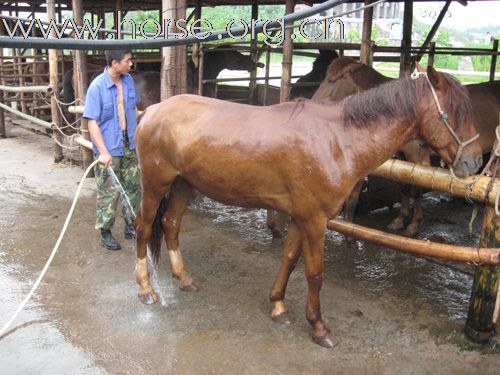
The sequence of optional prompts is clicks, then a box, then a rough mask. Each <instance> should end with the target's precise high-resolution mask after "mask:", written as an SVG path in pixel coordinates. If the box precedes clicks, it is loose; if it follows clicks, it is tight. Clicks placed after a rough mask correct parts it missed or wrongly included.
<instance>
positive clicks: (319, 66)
mask: <svg viewBox="0 0 500 375" xmlns="http://www.w3.org/2000/svg"><path fill="white" fill-rule="evenodd" d="M338 58H339V54H338V53H337V51H335V50H329V49H320V50H319V55H318V57H316V59H315V60H314V62H313V69H312V70H319V71H321V72H324V71H325V70H326V68H327V67H328V66H329V64H330V63H331V62H332V60H336V59H338Z"/></svg>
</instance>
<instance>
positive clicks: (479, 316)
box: [465, 118, 500, 342]
mask: <svg viewBox="0 0 500 375" xmlns="http://www.w3.org/2000/svg"><path fill="white" fill-rule="evenodd" d="M499 122H500V118H499ZM496 147H497V142H495V146H494V147H493V149H495V148H496ZM497 163H498V164H500V161H498V160H497ZM498 164H497V166H492V169H493V171H494V173H495V174H496V175H493V177H492V178H494V177H497V176H498V170H497V167H500V166H499V165H498ZM490 172H491V171H490ZM480 246H481V247H500V217H499V216H496V213H495V207H494V206H491V205H485V208H484V219H483V227H482V230H481V242H480ZM499 282H500V266H482V265H478V266H476V272H475V273H474V283H473V284H472V294H471V297H470V301H469V312H468V314H467V321H466V323H465V334H466V335H467V336H468V337H469V338H470V339H472V340H473V341H477V342H484V341H488V340H489V339H490V338H491V337H493V335H494V334H495V322H494V321H493V320H494V312H495V304H496V302H497V294H498V292H499V289H498V286H499Z"/></svg>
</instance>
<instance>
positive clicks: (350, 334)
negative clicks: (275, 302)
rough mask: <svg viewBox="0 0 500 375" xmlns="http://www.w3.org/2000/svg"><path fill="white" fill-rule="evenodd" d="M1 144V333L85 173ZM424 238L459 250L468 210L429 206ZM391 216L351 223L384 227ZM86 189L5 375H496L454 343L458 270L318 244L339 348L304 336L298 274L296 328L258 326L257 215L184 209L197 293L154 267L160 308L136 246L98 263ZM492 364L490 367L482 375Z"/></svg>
mask: <svg viewBox="0 0 500 375" xmlns="http://www.w3.org/2000/svg"><path fill="white" fill-rule="evenodd" d="M9 133H10V136H11V137H10V138H8V139H0V212H1V214H0V289H1V291H2V292H1V295H0V326H3V325H4V324H5V322H6V321H7V320H8V319H9V318H10V316H11V314H12V313H13V312H14V311H15V309H16V308H17V306H18V304H19V303H20V302H21V301H22V299H23V298H24V297H25V295H26V294H27V293H28V291H29V290H30V288H31V286H32V284H33V282H34V281H35V279H36V278H37V277H38V275H39V273H40V271H41V270H42V268H43V266H44V264H45V262H46V260H47V258H48V256H49V254H50V252H51V250H52V248H53V246H54V244H55V241H56V239H57V237H58V235H59V232H60V230H61V228H62V225H63V222H64V220H65V217H66V214H67V212H68V210H69V207H70V204H71V199H72V197H73V195H74V193H75V191H76V187H77V183H78V181H79V179H80V177H81V175H82V174H83V170H82V169H81V168H80V167H77V166H71V165H67V164H62V165H55V164H53V163H52V153H51V149H50V139H49V138H47V137H42V136H39V135H35V134H33V133H30V132H27V131H25V130H22V129H19V128H15V129H10V130H9ZM424 209H425V215H426V219H427V220H426V223H425V225H424V228H423V231H422V233H421V234H420V237H421V238H431V237H434V238H436V237H438V238H441V239H442V240H445V241H448V242H454V243H460V244H471V243H477V242H478V235H477V233H478V231H479V228H480V224H481V223H480V221H481V220H480V219H478V220H476V222H475V225H474V231H475V234H474V235H473V236H468V235H467V233H466V231H467V222H468V219H469V217H470V213H471V210H472V208H471V206H470V205H466V204H464V203H462V201H459V200H455V199H451V198H450V197H448V196H446V195H443V194H428V195H427V196H426V198H425V202H424ZM395 214H396V210H395V209H393V210H388V209H384V210H379V211H377V212H374V213H372V214H370V215H367V216H364V217H363V218H360V219H359V221H361V222H363V223H367V224H369V225H372V226H375V227H379V228H383V227H384V226H385V225H386V224H387V223H388V222H389V221H390V220H391V219H392V218H393V217H394V215H395ZM94 218H95V182H94V180H93V179H88V180H87V181H86V183H85V187H84V190H83V194H82V197H81V198H80V200H79V202H78V204H77V208H76V210H75V214H74V218H73V220H72V221H71V223H70V226H69V228H68V231H67V233H66V236H65V239H64V240H63V242H62V244H61V247H60V249H59V253H58V254H57V256H56V257H55V259H54V262H53V264H52V266H51V267H50V268H49V270H48V273H47V275H46V276H45V278H44V280H43V281H42V283H41V285H40V287H39V289H38V290H37V292H36V293H35V294H34V296H33V298H32V300H31V301H30V302H29V303H28V305H27V306H26V308H25V309H24V311H22V312H21V314H20V315H19V317H18V318H17V320H16V321H15V322H14V324H13V326H12V327H11V328H10V330H9V331H8V332H7V334H6V335H4V336H3V337H2V338H0V373H2V374H108V373H109V374H138V373H143V374H306V373H316V374H489V373H491V374H493V373H498V368H499V366H500V352H499V351H498V349H497V348H495V346H493V345H486V346H480V345H476V344H472V343H471V342H469V341H468V340H467V339H466V338H465V337H464V334H463V327H464V320H465V318H466V314H467V308H468V300H469V295H470V290H471V285H472V277H471V275H470V271H471V270H472V267H471V266H466V267H462V270H461V271H458V270H456V269H454V268H450V267H447V266H443V265H441V264H437V263H435V262H431V261H429V260H427V259H423V258H417V257H413V256H409V255H405V254H402V253H398V252H395V251H392V250H388V249H384V248H381V247H379V246H374V245H371V244H368V243H361V242H358V243H357V247H356V248H355V249H350V248H347V247H346V246H345V243H344V240H343V237H342V236H341V235H339V234H337V233H334V232H330V233H328V235H327V242H326V249H325V256H326V259H325V271H326V272H325V282H324V286H323V289H322V310H323V315H324V318H325V320H326V321H327V323H328V324H329V326H330V328H332V329H333V331H334V332H335V334H336V336H337V337H338V339H339V340H340V344H339V345H338V346H337V347H336V348H335V349H333V350H328V349H323V348H321V347H318V346H317V345H315V344H313V343H312V341H311V340H310V327H309V324H308V323H307V321H306V319H305V313H304V311H305V299H306V291H307V287H306V281H305V277H304V267H303V263H302V262H300V263H299V265H298V267H297V269H296V271H295V272H294V274H293V275H292V277H291V280H290V284H289V288H288V293H287V301H288V306H289V308H290V310H291V313H292V314H293V316H294V317H295V322H294V323H293V324H291V325H288V326H283V325H279V324H277V323H274V322H273V321H272V320H271V319H270V317H269V314H270V303H269V301H268V293H269V289H270V287H271V283H272V282H273V280H274V276H275V274H276V272H277V269H278V265H279V259H280V256H281V248H282V241H281V240H272V238H271V236H270V234H269V233H268V231H266V229H265V216H264V212H263V211H255V210H254V211H252V210H244V209H238V208H231V207H224V206H222V205H219V204H216V203H214V202H212V201H210V200H208V199H205V198H197V199H196V200H195V201H194V202H193V203H192V204H191V206H190V207H189V209H188V212H187V214H186V216H185V219H184V222H183V229H182V230H181V244H182V250H183V255H184V258H185V259H184V260H185V264H186V266H187V268H188V270H189V271H190V273H191V274H192V275H193V277H194V278H195V280H196V281H197V282H198V284H199V285H200V287H201V289H200V291H199V292H197V293H189V292H181V291H179V289H178V288H177V283H176V281H172V280H171V278H170V270H169V266H168V264H167V263H168V260H167V257H166V256H165V257H163V258H162V261H161V264H160V266H159V267H158V269H157V270H155V271H156V276H155V277H154V281H155V285H156V290H157V291H158V292H159V294H160V296H161V303H159V304H156V305H154V306H145V305H142V304H141V303H140V302H139V301H138V299H137V298H136V293H137V285H136V282H135V277H134V264H135V245H134V242H133V241H126V240H124V239H123V235H122V231H123V220H121V219H119V220H118V221H117V224H116V226H115V227H116V228H115V233H116V235H117V237H118V239H119V240H120V241H121V243H122V246H123V249H122V250H121V251H117V252H110V251H106V250H104V249H103V248H101V247H100V245H99V236H98V233H97V231H95V230H94ZM495 368H496V369H497V370H495Z"/></svg>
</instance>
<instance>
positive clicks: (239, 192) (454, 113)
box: [136, 68, 481, 347]
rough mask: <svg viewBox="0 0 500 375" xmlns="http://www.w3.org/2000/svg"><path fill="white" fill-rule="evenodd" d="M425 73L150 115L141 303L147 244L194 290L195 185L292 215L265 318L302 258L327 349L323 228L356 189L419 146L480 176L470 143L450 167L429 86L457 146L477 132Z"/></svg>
mask: <svg viewBox="0 0 500 375" xmlns="http://www.w3.org/2000/svg"><path fill="white" fill-rule="evenodd" d="M427 74H428V77H429V81H427V79H426V78H419V79H417V80H410V79H409V78H407V79H402V80H397V81H394V82H391V83H389V84H387V85H383V86H381V87H378V88H375V89H373V90H369V91H366V92H363V93H360V94H356V95H353V96H351V97H349V98H348V99H346V100H344V101H339V102H335V103H330V102H322V103H321V102H316V101H312V100H304V101H299V102H288V103H283V104H279V105H275V106H269V107H255V106H249V105H243V104H237V103H231V102H226V101H221V100H217V99H211V98H204V97H200V96H194V95H180V96H175V97H172V98H170V99H168V100H166V101H164V102H162V103H159V104H156V105H153V106H151V107H149V108H148V109H147V110H146V112H145V114H144V117H142V119H141V121H140V123H139V126H138V128H137V133H136V145H137V153H138V157H139V163H140V170H141V183H142V187H143V192H142V200H141V207H140V210H139V213H138V216H137V221H136V229H137V263H136V278H137V282H138V283H139V294H138V296H139V298H140V300H141V301H142V302H143V303H146V304H150V303H154V302H156V301H157V296H156V293H155V291H154V290H153V288H152V286H151V281H150V276H149V273H148V265H147V256H146V254H147V245H148V242H150V249H151V253H152V255H153V258H154V259H155V260H156V261H158V259H159V256H160V248H161V243H162V242H163V240H162V235H164V237H165V240H166V243H167V252H168V254H169V258H170V262H171V266H172V274H173V275H174V276H175V277H177V278H179V279H180V287H181V289H194V290H196V286H195V284H194V282H193V279H192V278H191V277H190V276H189V275H188V273H187V272H186V270H185V268H184V264H183V260H182V256H181V252H180V246H179V230H180V225H181V221H182V216H183V214H184V211H185V210H186V206H187V204H188V201H189V199H190V197H191V194H192V190H193V188H195V189H198V190H199V191H200V192H202V193H203V194H205V195H206V196H208V197H210V198H212V199H215V200H217V201H219V202H223V203H225V204H231V205H236V206H242V207H255V208H268V209H274V210H277V211H279V212H282V213H285V214H287V215H289V216H291V222H290V225H289V229H288V236H287V239H286V241H285V245H284V254H283V257H282V260H281V265H280V269H279V272H278V275H277V277H276V280H275V282H274V284H273V286H272V289H271V293H270V299H271V302H272V305H273V310H272V317H273V318H280V317H284V316H286V312H287V308H286V305H285V300H284V298H285V290H286V285H287V283H288V278H289V276H290V273H291V272H292V270H293V268H294V267H295V264H296V262H297V260H298V257H299V255H300V254H301V252H303V253H304V260H305V273H306V278H307V283H308V293H307V308H306V317H307V320H308V321H309V323H310V324H311V325H312V337H313V340H314V341H315V342H316V343H318V344H319V345H322V346H325V347H333V346H334V345H335V339H334V338H333V337H331V336H330V330H329V329H328V327H327V326H326V325H325V323H324V322H323V319H322V315H321V310H320V290H321V286H322V282H323V251H324V237H325V231H326V227H327V221H328V220H329V219H330V218H335V217H336V216H337V214H338V213H339V211H340V209H341V207H342V205H343V203H344V201H345V199H346V198H347V196H348V194H349V192H350V191H351V190H352V189H353V187H354V185H355V184H356V183H357V182H358V181H359V180H360V179H362V178H363V177H364V176H366V175H368V174H369V173H370V172H371V171H373V169H375V168H376V167H377V166H378V165H380V164H382V163H383V162H384V161H386V160H387V159H388V158H390V157H391V156H392V155H393V154H394V152H396V151H397V150H398V149H400V148H401V147H402V146H403V145H404V144H406V143H407V142H408V141H409V140H411V139H415V138H417V137H419V138H422V139H426V140H428V142H429V143H430V145H431V146H432V147H433V149H434V150H436V152H438V153H439V155H440V156H441V158H442V159H443V160H444V161H446V162H447V163H450V164H452V163H454V167H455V172H456V173H457V175H460V176H467V175H469V174H473V173H475V172H476V171H477V170H478V168H479V167H480V165H479V164H478V163H477V161H478V157H480V155H481V147H480V145H479V142H478V141H474V142H472V143H471V144H470V145H469V146H468V147H466V148H465V150H464V152H463V153H461V155H460V157H458V158H457V160H456V161H454V159H455V157H456V156H457V155H456V153H457V150H458V145H457V142H456V141H455V138H454V137H453V136H452V134H451V133H452V132H450V131H449V130H448V128H446V127H445V126H444V124H443V123H442V122H441V119H440V116H439V114H438V112H437V110H436V103H435V101H434V98H433V96H432V95H431V87H432V86H433V87H434V88H435V90H436V93H437V98H438V99H437V100H438V101H439V102H440V104H441V106H442V108H444V110H445V111H447V112H448V114H449V121H450V123H451V124H453V128H454V132H455V133H456V135H457V136H458V137H459V139H460V140H462V141H466V140H470V139H471V138H473V137H474V136H475V134H476V130H475V128H474V125H473V121H472V108H471V104H470V101H469V98H468V95H467V92H466V90H465V89H464V88H463V87H462V86H460V84H459V83H458V82H457V81H455V80H454V79H452V78H451V77H450V76H448V75H445V74H441V73H438V72H436V71H435V70H434V69H432V68H428V70H427ZM431 85H432V86H431ZM304 124H308V126H304Z"/></svg>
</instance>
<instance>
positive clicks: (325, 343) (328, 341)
mask: <svg viewBox="0 0 500 375" xmlns="http://www.w3.org/2000/svg"><path fill="white" fill-rule="evenodd" d="M312 339H313V341H314V342H315V343H316V344H318V345H319V346H322V347H323V348H327V349H332V348H334V347H335V346H337V345H338V344H339V342H338V340H337V339H335V338H332V337H330V336H329V335H325V336H321V337H313V338H312Z"/></svg>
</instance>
